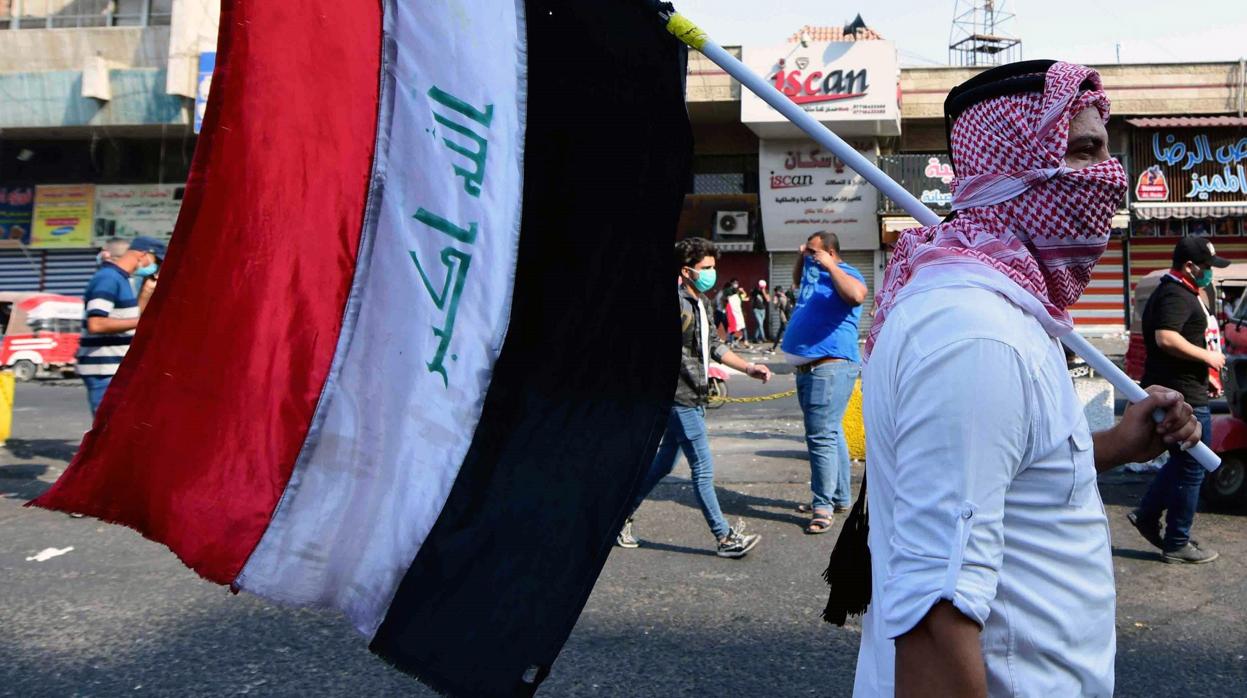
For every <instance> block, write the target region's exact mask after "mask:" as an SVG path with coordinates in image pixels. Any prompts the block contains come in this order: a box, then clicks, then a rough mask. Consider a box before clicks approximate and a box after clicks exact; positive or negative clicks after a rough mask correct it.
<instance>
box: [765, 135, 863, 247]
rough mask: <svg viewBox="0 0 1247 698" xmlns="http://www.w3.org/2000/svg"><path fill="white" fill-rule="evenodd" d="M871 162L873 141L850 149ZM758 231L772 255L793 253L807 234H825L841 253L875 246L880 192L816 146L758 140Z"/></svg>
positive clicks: (806, 142) (783, 141)
mask: <svg viewBox="0 0 1247 698" xmlns="http://www.w3.org/2000/svg"><path fill="white" fill-rule="evenodd" d="M853 145H854V146H855V147H857V149H858V150H859V151H860V152H861V153H862V154H863V155H865V156H866V158H867V159H868V160H870V161H871V162H875V161H876V159H877V157H878V154H877V151H876V149H875V144H874V142H873V141H867V142H861V143H854V144H853ZM758 166H759V168H758V175H759V178H760V181H759V183H758V185H759V186H758V189H759V197H760V199H761V205H762V230H763V233H764V234H765V236H766V246H767V249H769V250H770V251H772V252H781V251H791V250H796V249H797V248H799V247H800V246H801V244H802V243H804V242H805V241H806V238H808V237H809V236H810V234H812V233H815V232H818V231H821V230H826V231H830V232H833V233H835V234H836V235H837V236H839V238H840V246H841V248H842V249H845V250H873V249H876V248H878V246H879V230H878V224H877V222H876V219H875V208H876V205H877V201H878V191H877V190H876V189H875V188H874V187H873V186H871V185H870V184H868V183H867V182H866V179H865V178H864V177H862V176H860V175H858V174H857V173H856V172H854V171H853V170H851V169H849V168H848V167H846V166H845V165H844V163H843V162H841V161H840V159H839V158H836V157H834V156H832V155H830V154H828V153H825V152H823V151H822V150H821V149H820V146H818V145H817V144H815V143H814V142H813V141H808V140H782V141H772V140H762V141H760V142H759V144H758Z"/></svg>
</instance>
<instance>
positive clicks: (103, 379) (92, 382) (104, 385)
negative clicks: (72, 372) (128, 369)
mask: <svg viewBox="0 0 1247 698" xmlns="http://www.w3.org/2000/svg"><path fill="white" fill-rule="evenodd" d="M80 378H82V382H83V383H85V384H86V386H87V404H88V405H90V406H91V416H93V417H94V416H95V411H96V410H98V409H99V408H100V400H103V399H104V391H105V390H108V384H109V383H110V382H111V381H112V380H113V377H112V376H80Z"/></svg>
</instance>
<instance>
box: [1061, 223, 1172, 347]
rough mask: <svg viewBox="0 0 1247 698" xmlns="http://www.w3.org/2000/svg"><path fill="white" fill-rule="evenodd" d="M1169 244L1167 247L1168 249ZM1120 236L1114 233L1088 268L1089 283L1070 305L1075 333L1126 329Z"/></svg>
mask: <svg viewBox="0 0 1247 698" xmlns="http://www.w3.org/2000/svg"><path fill="white" fill-rule="evenodd" d="M1172 249H1173V248H1172V246H1171V247H1170V250H1172ZM1123 263H1124V259H1123V256H1122V244H1121V238H1120V237H1118V236H1116V235H1114V236H1113V238H1112V239H1111V240H1110V241H1109V243H1108V249H1106V250H1105V251H1104V256H1103V257H1101V258H1100V262H1099V264H1097V265H1096V266H1095V269H1093V270H1092V272H1091V283H1090V284H1088V285H1087V290H1085V291H1083V294H1082V297H1080V298H1079V299H1078V301H1077V302H1076V303H1074V304H1073V305H1071V306H1070V308H1069V313H1070V317H1072V318H1073V319H1074V328H1075V329H1076V330H1078V333H1079V334H1083V335H1088V336H1097V335H1106V334H1116V333H1120V332H1124V331H1125V329H1126V306H1125V298H1124V296H1123V294H1122V289H1123V287H1124V284H1125V272H1124V269H1125V267H1124V266H1123Z"/></svg>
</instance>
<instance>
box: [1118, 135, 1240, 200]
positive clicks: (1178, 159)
mask: <svg viewBox="0 0 1247 698" xmlns="http://www.w3.org/2000/svg"><path fill="white" fill-rule="evenodd" d="M1133 160H1134V162H1133V164H1134V166H1135V168H1136V174H1135V177H1136V183H1135V192H1134V193H1135V198H1136V199H1137V200H1139V201H1169V202H1174V203H1179V202H1200V201H1213V202H1215V201H1247V137H1244V136H1243V135H1242V131H1241V130H1239V129H1206V130H1199V129H1166V130H1155V131H1140V132H1139V133H1138V134H1137V135H1136V137H1135V151H1134V158H1133Z"/></svg>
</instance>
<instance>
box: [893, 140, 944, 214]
mask: <svg viewBox="0 0 1247 698" xmlns="http://www.w3.org/2000/svg"><path fill="white" fill-rule="evenodd" d="M879 168H880V169H882V170H883V171H884V173H885V174H887V175H888V176H889V177H891V178H892V179H893V180H895V181H896V182H897V183H899V184H900V185H901V186H902V187H905V190H906V191H908V192H909V193H911V194H913V195H914V196H916V197H918V199H919V200H920V201H922V203H924V204H926V205H927V206H929V207H931V208H933V209H935V210H936V211H937V212H946V211H948V210H949V209H950V207H951V206H952V203H953V189H952V182H953V176H954V175H953V166H952V164H951V162H950V161H949V159H948V155H946V154H944V153H939V154H934V155H919V154H910V153H906V154H902V155H883V156H880V158H879ZM879 205H880V210H879V212H880V213H905V210H904V209H902V208H901V207H900V205H899V204H897V203H896V202H894V201H892V200H890V199H887V198H884V199H880V201H879Z"/></svg>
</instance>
